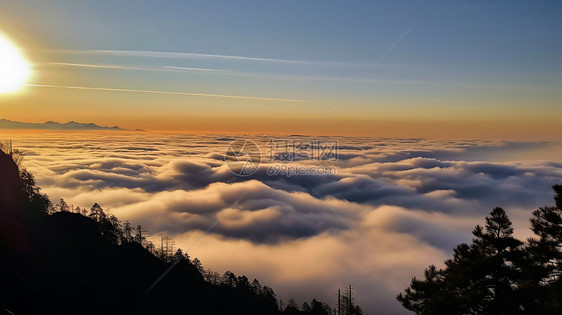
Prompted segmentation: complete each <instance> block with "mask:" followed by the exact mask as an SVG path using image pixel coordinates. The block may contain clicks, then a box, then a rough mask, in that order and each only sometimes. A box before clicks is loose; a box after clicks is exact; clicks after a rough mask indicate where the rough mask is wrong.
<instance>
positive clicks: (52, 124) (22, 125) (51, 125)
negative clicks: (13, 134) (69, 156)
mask: <svg viewBox="0 0 562 315" xmlns="http://www.w3.org/2000/svg"><path fill="white" fill-rule="evenodd" d="M0 129H48V130H49V129H52V130H128V129H123V128H120V127H118V126H112V127H107V126H99V125H96V124H94V123H80V122H75V121H69V122H67V123H59V122H56V121H47V122H44V123H29V122H19V121H13V120H8V119H0Z"/></svg>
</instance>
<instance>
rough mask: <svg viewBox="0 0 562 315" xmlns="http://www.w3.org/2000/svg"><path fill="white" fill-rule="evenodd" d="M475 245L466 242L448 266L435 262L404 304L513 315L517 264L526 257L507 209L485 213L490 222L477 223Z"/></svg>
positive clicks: (425, 309) (426, 310) (428, 310)
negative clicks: (478, 224)
mask: <svg viewBox="0 0 562 315" xmlns="http://www.w3.org/2000/svg"><path fill="white" fill-rule="evenodd" d="M472 234H473V235H474V236H475V238H474V239H473V240H472V244H471V245H470V246H469V245H467V244H461V245H459V246H457V248H456V249H455V251H454V255H453V259H449V260H447V261H446V262H445V265H446V268H445V270H437V269H436V268H435V266H430V268H429V269H427V270H426V272H425V280H424V281H418V280H417V279H415V278H414V279H413V280H412V283H411V285H410V287H409V288H408V289H406V291H405V293H406V294H405V295H402V294H399V295H398V297H397V298H398V300H399V301H400V302H401V303H402V305H403V306H404V307H405V308H407V309H409V310H411V311H414V312H416V313H417V314H434V313H447V314H482V313H488V314H512V313H515V312H516V311H517V309H518V306H517V303H513V301H514V299H515V290H514V288H515V286H516V285H517V279H518V278H519V274H518V270H517V269H516V268H515V267H514V264H516V263H517V262H518V261H520V260H521V257H522V251H521V245H522V243H521V241H519V240H517V239H515V238H514V237H513V235H512V234H513V228H512V223H511V221H510V220H509V218H508V216H507V214H506V213H505V211H504V210H503V209H502V208H495V209H493V210H492V212H491V213H490V215H489V216H487V217H486V226H485V228H482V227H481V226H476V228H475V229H474V231H473V232H472Z"/></svg>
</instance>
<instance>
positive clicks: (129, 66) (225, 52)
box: [0, 0, 562, 127]
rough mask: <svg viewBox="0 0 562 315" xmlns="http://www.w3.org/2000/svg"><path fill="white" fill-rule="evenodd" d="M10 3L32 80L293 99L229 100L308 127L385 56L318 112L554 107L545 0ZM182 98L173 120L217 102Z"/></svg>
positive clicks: (516, 112)
mask: <svg viewBox="0 0 562 315" xmlns="http://www.w3.org/2000/svg"><path fill="white" fill-rule="evenodd" d="M9 2H10V5H9V6H5V8H3V10H2V12H0V21H1V22H0V30H2V32H4V33H6V34H7V35H9V36H11V37H12V38H14V39H15V41H16V42H17V41H18V40H20V42H19V44H20V45H21V46H22V48H24V49H25V50H26V51H27V53H28V55H29V56H30V58H31V59H33V60H32V61H35V62H37V64H38V67H37V68H38V69H37V72H38V75H37V76H36V78H35V82H33V83H35V84H52V85H63V86H92V87H100V86H102V87H108V88H122V89H142V90H159V91H182V92H193V93H209V94H213V93H214V92H215V91H217V92H218V93H220V94H227V95H242V96H251V97H266V98H280V99H298V100H303V101H307V102H308V103H309V104H308V105H306V107H303V105H302V104H300V103H291V104H283V106H281V107H283V110H284V112H280V111H279V110H278V109H279V108H280V106H279V105H278V104H270V103H267V102H263V103H259V104H255V102H254V103H251V104H246V103H243V104H233V106H234V107H236V106H238V107H239V108H238V107H237V108H238V109H239V111H240V112H244V113H246V115H250V116H251V115H270V116H271V115H274V116H280V115H284V116H287V115H288V116H290V115H291V113H294V114H295V115H297V116H299V117H304V116H306V117H310V118H311V119H312V118H313V117H317V116H319V115H320V113H322V112H323V110H324V109H325V108H326V107H328V106H329V105H330V104H332V103H333V102H334V101H335V100H336V99H337V98H338V97H340V96H341V95H342V94H343V93H344V92H345V91H346V90H347V89H348V88H349V87H350V86H352V85H353V84H354V82H355V81H356V80H357V79H358V78H360V77H361V76H362V74H364V73H365V72H366V71H367V70H368V69H369V67H371V66H372V65H373V64H375V62H376V61H378V60H379V59H381V56H383V55H384V58H382V60H380V62H379V63H377V65H376V67H374V68H373V69H372V70H371V71H369V72H368V73H367V74H366V75H365V77H364V79H362V80H361V81H360V82H359V83H358V84H357V85H354V86H353V88H352V89H351V91H350V92H349V93H348V94H346V96H345V97H344V98H343V99H342V101H341V102H340V103H339V104H338V106H336V107H335V108H334V110H333V112H330V114H331V116H330V117H332V118H334V117H348V118H359V117H361V118H365V117H367V118H384V119H396V118H399V117H401V118H405V119H413V118H415V117H418V116H419V117H423V118H424V119H429V118H435V117H439V116H440V115H441V116H443V117H444V118H447V119H449V118H455V119H462V118H465V117H474V119H478V118H479V117H482V113H481V111H482V110H483V109H486V111H488V112H489V113H488V116H486V117H485V118H486V119H487V118H489V117H492V118H494V119H496V120H501V119H503V118H504V117H503V115H507V116H510V119H516V118H518V119H523V118H525V119H529V118H533V119H535V120H536V121H539V120H541V119H548V118H549V117H552V116H553V114H559V113H560V112H559V105H560V97H561V96H562V95H561V92H559V90H560V85H561V83H562V79H561V77H562V76H561V73H562V62H561V58H560V56H561V55H562V36H561V35H562V27H561V10H562V5H561V4H560V3H559V2H556V1H533V2H529V1H495V2H494V3H493V4H491V3H489V2H488V1H423V2H422V1H370V2H367V1H355V2H325V1H275V2H274V1H237V2H236V3H234V2H232V1H204V2H195V1H157V2H156V1H118V2H114V3H108V2H100V1H57V2H45V1H30V0H26V1H17V2H16V1H9ZM410 29H411V30H410ZM408 30H410V31H409V32H408ZM404 35H405V36H404ZM401 36H403V38H402V40H400V41H399V42H397V40H398V39H399V38H401ZM393 44H395V46H394V47H393ZM391 47H393V48H392V49H391V50H390V51H389V49H390V48H391ZM100 50H104V51H103V52H100ZM137 52H144V53H145V55H142V54H140V55H139V54H138V53H137ZM148 52H159V53H162V54H160V55H159V56H157V57H154V56H147V55H146V53H148ZM176 53H181V57H179V56H178V55H177V54H176ZM385 53H387V54H386V55H385ZM213 55H220V56H222V57H217V56H213ZM228 56H232V57H233V58H230V57H228ZM239 57H244V58H239ZM78 65H82V66H78ZM84 65H90V66H91V65H94V66H96V65H97V66H100V65H104V66H108V65H109V66H112V67H113V68H107V67H103V68H100V67H97V68H96V67H85V66H84ZM177 67H187V68H190V67H193V68H197V69H196V71H195V72H197V73H194V72H193V71H190V70H185V69H183V70H182V69H178V68H177ZM45 68H46V70H45ZM155 68H158V69H155ZM155 70H158V71H155ZM49 71H51V72H49ZM202 78H203V79H202ZM213 90H215V91H213ZM67 93H70V92H67ZM99 93H100V94H101V93H103V92H99ZM61 94H64V93H62V92H61ZM141 96H143V97H144V95H141ZM76 97H78V98H79V97H80V96H76V95H74V94H72V95H65V98H63V96H61V99H60V100H59V101H60V103H65V100H64V99H69V98H74V99H76ZM100 98H101V99H108V98H109V97H108V96H107V95H100ZM154 101H155V103H153V104H159V105H161V106H164V107H166V106H167V105H166V104H170V103H174V102H176V100H175V99H174V100H171V99H170V98H166V97H164V96H162V97H161V99H156V100H154ZM182 101H183V100H182ZM187 101H188V102H191V103H193V104H195V103H196V104H197V105H193V106H190V107H189V110H186V111H184V112H183V114H184V115H187V114H188V111H189V113H190V114H193V113H207V109H205V108H210V107H212V106H215V105H217V104H215V105H212V104H211V105H209V104H210V103H209V102H211V101H203V100H200V99H193V100H187ZM214 101H216V100H214ZM117 102H118V103H119V104H120V105H118V107H119V108H120V109H122V110H126V109H127V106H129V105H127V104H132V103H142V102H143V99H142V98H140V97H139V96H138V95H133V94H131V95H128V96H116V97H115V98H114V100H113V101H111V100H108V101H107V103H106V104H105V105H103V104H102V107H103V106H105V107H106V108H109V107H110V106H114V105H115V104H116V103H117ZM178 102H179V101H178ZM211 103H212V102H211ZM112 104H113V105H112ZM213 104H214V103H213ZM139 106H141V107H143V108H148V107H150V106H151V105H150V104H148V103H146V104H144V105H143V104H141V105H139ZM217 106H218V105H217ZM169 109H170V110H179V109H178V107H177V106H175V107H173V108H169ZM285 109H288V110H287V111H285ZM510 109H513V111H510ZM78 114H79V112H78ZM179 114H182V112H181V111H179V112H178V115H179ZM208 114H210V115H213V113H208ZM15 115H16V116H17V114H15ZM20 116H21V115H20ZM114 116H115V115H114ZM512 116H513V117H512ZM115 117H117V116H115ZM141 123H142V122H141ZM138 127H142V126H138Z"/></svg>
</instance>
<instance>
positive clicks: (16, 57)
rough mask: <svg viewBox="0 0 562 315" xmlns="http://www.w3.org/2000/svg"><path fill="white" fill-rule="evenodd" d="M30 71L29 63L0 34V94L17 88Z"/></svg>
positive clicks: (21, 84) (23, 82) (22, 83)
mask: <svg viewBox="0 0 562 315" xmlns="http://www.w3.org/2000/svg"><path fill="white" fill-rule="evenodd" d="M30 73H31V70H30V67H29V63H28V62H27V61H26V60H25V58H24V57H23V55H22V54H21V53H20V52H19V51H18V49H17V48H16V46H14V45H13V44H12V43H11V42H10V41H9V40H8V39H7V38H5V37H4V36H2V34H0V94H2V93H10V92H15V91H17V90H19V89H20V88H21V87H22V86H23V85H24V84H25V81H26V80H27V79H28V78H29V75H30Z"/></svg>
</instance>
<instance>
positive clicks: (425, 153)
mask: <svg viewBox="0 0 562 315" xmlns="http://www.w3.org/2000/svg"><path fill="white" fill-rule="evenodd" d="M10 137H11V138H12V139H13V140H14V145H15V146H16V147H18V148H20V149H21V150H22V151H24V152H25V153H26V158H25V162H24V166H25V167H27V168H28V169H30V170H31V171H32V172H33V174H35V176H36V177H37V181H38V183H39V184H40V185H41V186H42V188H43V190H44V191H45V192H47V193H48V194H49V196H50V197H51V199H52V200H57V199H58V198H60V197H63V198H65V200H66V201H67V202H68V203H69V204H74V205H79V206H81V207H87V208H89V207H90V206H91V205H92V204H93V203H94V202H98V203H100V204H101V205H102V207H104V208H105V209H108V210H109V211H110V212H111V213H113V214H115V215H117V216H118V217H119V218H120V219H122V220H129V221H131V222H133V223H134V224H135V225H136V224H142V225H143V227H145V228H146V229H147V230H148V231H149V233H151V234H152V235H159V234H160V233H165V234H167V235H170V236H172V237H174V239H175V240H176V242H177V243H178V244H179V245H180V247H182V248H184V249H188V248H191V249H190V254H191V255H192V256H195V257H199V258H200V259H201V260H202V261H203V263H204V264H205V265H206V266H209V267H211V268H213V269H215V270H217V271H219V272H223V271H225V270H226V269H227V268H229V269H231V270H232V271H234V272H235V273H244V274H247V275H248V276H249V277H257V278H259V279H260V280H263V281H264V282H265V283H267V284H269V285H271V286H273V287H274V288H276V289H277V293H278V295H279V296H280V297H281V298H285V299H286V298H288V297H290V296H291V295H298V296H303V297H307V298H308V297H309V298H312V297H313V296H315V297H319V298H321V299H323V300H325V301H327V302H329V303H332V302H333V301H332V300H333V292H334V291H335V290H337V287H343V286H344V285H346V284H352V285H353V286H355V287H356V292H357V300H358V303H359V304H360V305H361V306H363V307H364V308H365V309H366V310H367V311H368V312H369V313H373V312H375V311H376V312H379V313H401V312H403V311H402V309H401V307H400V306H399V305H398V303H397V302H395V299H394V296H395V295H396V294H397V293H398V292H399V291H400V290H401V289H403V288H404V287H406V286H407V284H408V282H409V279H410V278H411V277H412V276H414V275H415V276H420V275H421V273H422V271H423V268H425V267H426V266H427V265H429V264H440V263H441V261H442V260H443V259H445V258H446V257H447V256H448V255H449V254H450V253H451V251H452V248H453V247H454V246H455V245H456V244H458V243H459V242H466V241H469V240H470V236H471V235H470V231H471V230H472V228H473V227H474V225H475V224H481V223H482V221H483V217H484V215H486V214H487V213H488V212H489V211H490V209H491V208H492V207H494V206H502V207H504V208H505V209H507V210H508V214H510V215H511V216H512V219H513V220H514V222H515V225H516V228H517V229H518V230H517V233H519V234H518V235H519V236H525V235H528V229H527V219H528V216H529V214H530V210H532V209H533V208H535V207H537V206H540V205H544V204H550V203H551V199H552V193H551V191H550V186H552V185H553V184H555V183H559V182H561V179H562V164H561V163H558V162H549V161H541V160H538V159H534V158H531V159H529V158H525V159H522V158H518V157H520V156H522V153H525V156H526V157H528V156H529V152H534V151H537V152H539V151H541V150H546V149H550V150H557V149H558V147H556V145H555V144H552V143H521V142H502V141H497V142H494V141H465V140H464V141H431V140H425V139H377V138H340V139H338V141H339V142H338V143H339V152H338V155H339V160H337V161H331V162H330V161H321V162H318V161H313V160H306V159H305V160H300V161H298V162H295V163H296V164H298V165H299V166H302V167H315V166H319V165H320V166H326V165H330V166H335V167H336V168H337V173H336V174H332V175H325V176H317V175H314V176H313V175H298V176H290V177H287V176H282V175H276V176H271V175H268V168H269V167H270V166H271V165H272V164H273V163H272V162H270V161H267V160H266V159H265V156H264V160H265V161H263V162H262V163H261V164H260V165H259V167H258V168H257V170H256V172H255V173H254V174H253V175H251V176H248V177H239V176H236V175H234V174H233V173H231V172H230V171H229V169H228V166H227V165H226V164H225V162H224V159H225V152H226V149H227V147H228V145H229V144H230V143H231V142H232V141H233V140H235V139H237V138H238V137H225V136H209V135H207V136H194V135H174V134H150V133H72V134H71V133H47V134H25V135H24V134H19V135H10ZM252 139H253V140H254V141H255V142H256V143H257V144H258V146H259V147H260V148H261V149H262V152H264V153H265V152H266V150H267V143H268V140H269V138H268V137H253V138H252ZM294 139H297V137H294ZM321 140H322V139H321ZM324 140H326V141H328V140H333V139H324ZM227 158H230V159H231V158H232V157H231V156H230V157H227ZM211 226H212V227H213V228H212V230H211V231H210V233H208V235H206V236H205V237H203V238H202V239H201V240H200V241H199V242H196V241H197V240H198V239H200V238H201V236H202V235H203V233H204V232H205V231H207V230H208V229H209V227H211ZM300 302H301V303H302V302H303V301H300ZM332 304H333V303H332Z"/></svg>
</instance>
